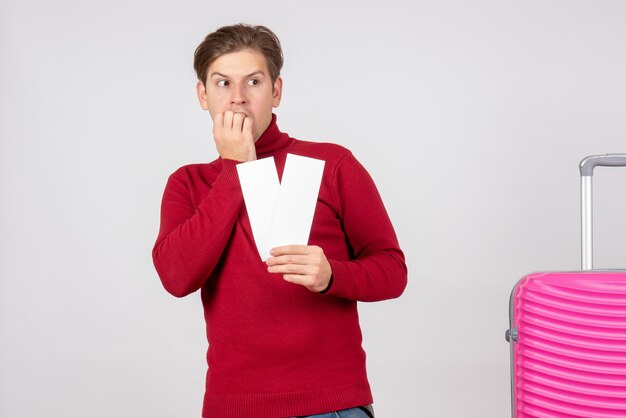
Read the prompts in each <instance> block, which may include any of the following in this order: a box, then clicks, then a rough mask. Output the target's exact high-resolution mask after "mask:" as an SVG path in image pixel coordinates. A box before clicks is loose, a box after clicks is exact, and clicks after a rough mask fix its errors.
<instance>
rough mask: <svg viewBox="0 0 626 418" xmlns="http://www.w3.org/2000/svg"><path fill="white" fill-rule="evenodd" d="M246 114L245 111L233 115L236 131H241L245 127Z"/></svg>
mask: <svg viewBox="0 0 626 418" xmlns="http://www.w3.org/2000/svg"><path fill="white" fill-rule="evenodd" d="M244 117H245V115H244V114H243V113H235V114H234V115H233V129H234V130H235V131H241V129H242V127H243V118H244Z"/></svg>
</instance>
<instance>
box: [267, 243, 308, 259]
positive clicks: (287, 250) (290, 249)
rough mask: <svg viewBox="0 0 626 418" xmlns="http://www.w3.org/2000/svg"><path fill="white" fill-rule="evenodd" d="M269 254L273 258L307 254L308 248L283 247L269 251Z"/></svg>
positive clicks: (297, 246)
mask: <svg viewBox="0 0 626 418" xmlns="http://www.w3.org/2000/svg"><path fill="white" fill-rule="evenodd" d="M270 254H271V255H272V256H274V257H277V256H279V255H285V254H302V255H304V254H309V247H308V246H306V245H296V244H292V245H283V246H280V247H274V248H272V249H271V250H270Z"/></svg>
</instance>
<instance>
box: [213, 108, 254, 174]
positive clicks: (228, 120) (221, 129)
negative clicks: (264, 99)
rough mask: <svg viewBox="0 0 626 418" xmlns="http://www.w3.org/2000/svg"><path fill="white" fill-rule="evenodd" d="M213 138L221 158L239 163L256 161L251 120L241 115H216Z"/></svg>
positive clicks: (225, 113)
mask: <svg viewBox="0 0 626 418" xmlns="http://www.w3.org/2000/svg"><path fill="white" fill-rule="evenodd" d="M213 138H214V139H215V145H216V146H217V152H219V153H220V155H221V156H222V158H225V159H229V160H236V161H241V162H246V161H252V160H256V149H255V148H254V139H253V137H252V119H250V118H249V117H247V116H246V115H244V114H243V113H235V112H232V111H230V110H229V111H226V112H224V113H216V114H215V118H214V119H213Z"/></svg>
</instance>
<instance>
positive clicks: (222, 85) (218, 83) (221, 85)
mask: <svg viewBox="0 0 626 418" xmlns="http://www.w3.org/2000/svg"><path fill="white" fill-rule="evenodd" d="M217 85H218V86H220V87H226V86H227V85H228V80H220V81H218V82H217Z"/></svg>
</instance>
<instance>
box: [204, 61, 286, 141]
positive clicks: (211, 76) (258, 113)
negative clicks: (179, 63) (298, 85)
mask: <svg viewBox="0 0 626 418" xmlns="http://www.w3.org/2000/svg"><path fill="white" fill-rule="evenodd" d="M196 89H197V92H198V99H199V100H200V106H202V108H203V109H204V110H208V111H209V113H210V114H211V118H213V119H214V118H215V114H216V113H220V112H222V113H223V112H226V111H227V110H230V111H233V112H239V113H243V114H245V115H246V117H247V118H251V119H252V135H253V136H254V141H255V142H256V140H257V139H259V137H260V136H261V134H262V133H263V132H265V129H267V127H268V126H269V124H270V122H271V121H272V108H274V107H278V105H279V104H280V98H281V92H282V79H281V78H280V77H277V78H276V81H275V82H274V83H272V78H271V77H270V73H269V71H268V69H267V62H266V61H265V57H264V56H263V54H261V53H260V52H258V51H255V50H252V49H243V50H241V51H237V52H231V53H228V54H224V55H222V56H220V57H219V58H217V59H216V60H215V61H213V63H212V64H211V65H210V67H209V70H208V72H207V79H206V86H205V85H203V83H202V82H201V81H198V84H197V86H196Z"/></svg>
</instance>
